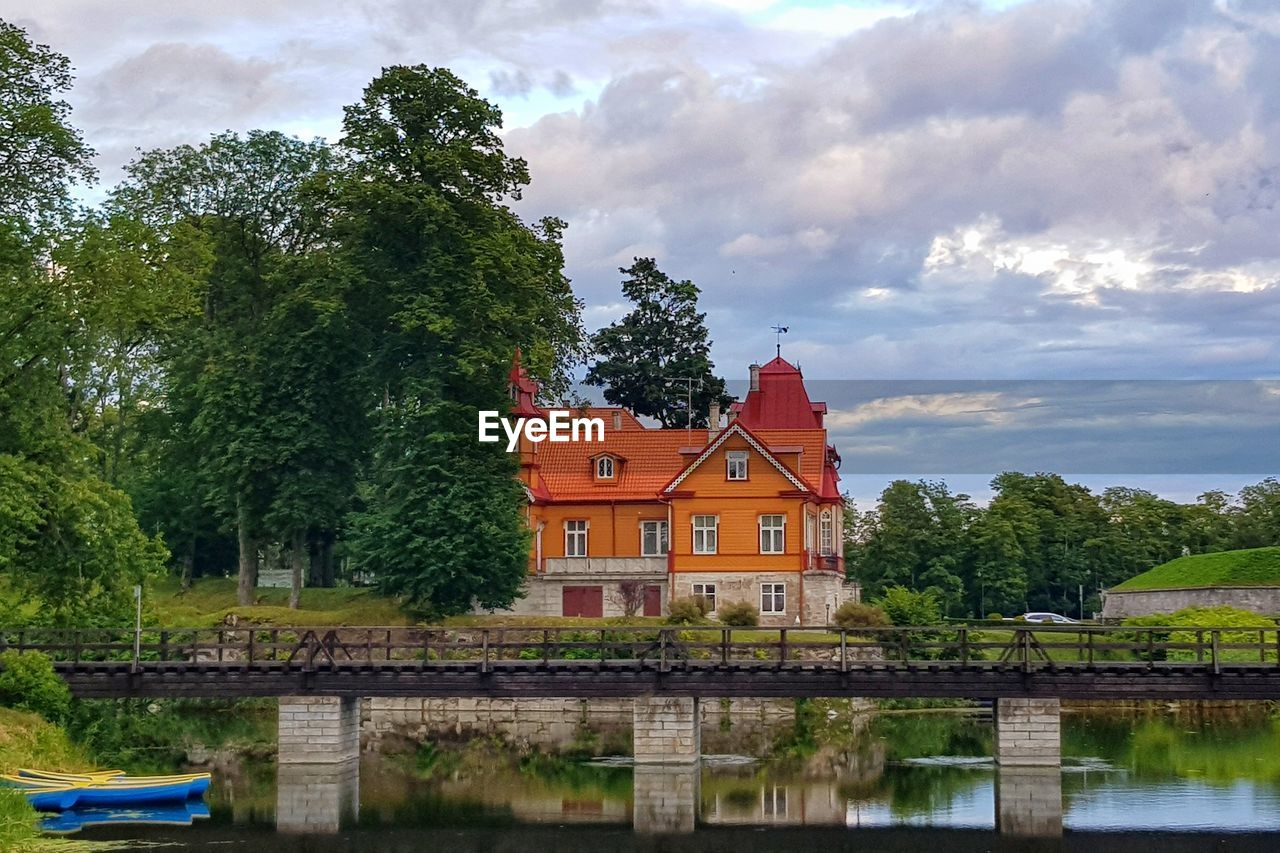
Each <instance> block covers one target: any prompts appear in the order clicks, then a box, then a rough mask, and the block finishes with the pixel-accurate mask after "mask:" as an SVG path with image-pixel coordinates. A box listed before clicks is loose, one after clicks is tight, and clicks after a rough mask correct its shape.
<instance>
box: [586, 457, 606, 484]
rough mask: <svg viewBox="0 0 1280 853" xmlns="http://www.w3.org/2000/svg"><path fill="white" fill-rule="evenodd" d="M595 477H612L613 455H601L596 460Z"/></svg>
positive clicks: (602, 478)
mask: <svg viewBox="0 0 1280 853" xmlns="http://www.w3.org/2000/svg"><path fill="white" fill-rule="evenodd" d="M579 470H581V469H579ZM596 479H597V480H612V479H613V457H612V456H601V457H600V458H599V459H597V460H596Z"/></svg>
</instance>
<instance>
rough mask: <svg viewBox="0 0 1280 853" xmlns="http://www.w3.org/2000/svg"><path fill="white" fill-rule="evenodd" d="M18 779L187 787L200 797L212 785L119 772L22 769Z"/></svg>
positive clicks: (196, 776)
mask: <svg viewBox="0 0 1280 853" xmlns="http://www.w3.org/2000/svg"><path fill="white" fill-rule="evenodd" d="M18 775H19V776H20V777H21V778H22V779H23V780H25V781H37V780H38V781H44V782H50V783H54V784H58V783H61V784H72V785H93V786H95V787H105V788H117V787H121V788H123V787H128V788H137V787H141V786H148V785H150V786H156V785H161V786H163V785H177V784H180V783H184V782H185V783H187V784H188V785H189V786H190V790H191V794H192V795H193V796H195V795H197V794H203V793H204V792H205V791H206V790H208V788H209V783H210V782H212V781H213V774H211V773H178V774H174V775H170V776H128V775H126V774H125V772H124V771H123V770H95V771H91V772H89V773H58V772H55V771H52V770H32V769H30V768H25V767H24V768H22V769H20V770H19V771H18Z"/></svg>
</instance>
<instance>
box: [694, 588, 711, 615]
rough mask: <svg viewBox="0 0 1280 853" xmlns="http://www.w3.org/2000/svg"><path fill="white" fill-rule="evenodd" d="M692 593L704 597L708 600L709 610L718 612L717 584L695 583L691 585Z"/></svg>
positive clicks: (697, 596) (695, 596)
mask: <svg viewBox="0 0 1280 853" xmlns="http://www.w3.org/2000/svg"><path fill="white" fill-rule="evenodd" d="M689 594H690V595H692V596H693V597H694V598H702V599H703V600H705V601H706V602H707V612H708V613H715V612H716V585H715V584H713V583H695V584H694V585H693V586H692V587H690V593H689Z"/></svg>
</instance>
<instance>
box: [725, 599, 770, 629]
mask: <svg viewBox="0 0 1280 853" xmlns="http://www.w3.org/2000/svg"><path fill="white" fill-rule="evenodd" d="M716 616H717V617H719V619H720V621H721V622H723V623H724V624H726V625H732V626H734V627H736V628H754V627H755V626H756V625H759V624H760V614H759V613H757V612H756V609H755V608H754V607H752V606H751V605H750V604H748V603H747V602H745V601H731V602H729V603H728V604H722V605H720V609H719V610H717V611H716Z"/></svg>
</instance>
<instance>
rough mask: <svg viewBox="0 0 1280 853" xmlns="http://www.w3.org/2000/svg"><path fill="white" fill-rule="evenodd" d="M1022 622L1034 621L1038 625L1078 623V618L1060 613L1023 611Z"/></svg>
mask: <svg viewBox="0 0 1280 853" xmlns="http://www.w3.org/2000/svg"><path fill="white" fill-rule="evenodd" d="M1022 621H1023V622H1035V623H1037V624H1039V625H1079V624H1080V620H1079V619H1072V618H1071V617H1070V616H1063V615H1062V614H1061V613H1023V614H1022Z"/></svg>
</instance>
